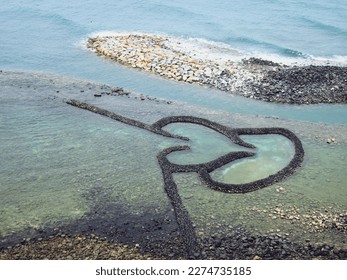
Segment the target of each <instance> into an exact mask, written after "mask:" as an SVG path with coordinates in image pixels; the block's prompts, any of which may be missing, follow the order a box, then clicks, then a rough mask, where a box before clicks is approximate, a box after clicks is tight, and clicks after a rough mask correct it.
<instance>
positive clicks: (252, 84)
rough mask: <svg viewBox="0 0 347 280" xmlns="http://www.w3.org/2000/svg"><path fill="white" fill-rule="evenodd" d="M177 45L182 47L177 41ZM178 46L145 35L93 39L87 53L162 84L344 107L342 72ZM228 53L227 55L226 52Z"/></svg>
mask: <svg viewBox="0 0 347 280" xmlns="http://www.w3.org/2000/svg"><path fill="white" fill-rule="evenodd" d="M181 42H182V45H186V42H185V41H184V40H183V39H181ZM180 44H181V43H180V41H178V40H177V39H173V38H170V37H163V36H157V35H149V34H128V35H113V36H97V37H93V38H89V39H88V42H87V47H88V48H89V49H92V50H93V51H95V52H96V53H97V54H98V55H101V56H105V57H107V58H109V59H111V60H114V61H116V62H118V63H120V64H123V65H127V66H130V67H133V68H138V69H142V70H145V71H148V72H152V73H155V74H158V75H160V76H163V77H165V78H169V79H173V80H176V81H183V82H187V83H194V84H200V85H207V86H211V87H215V88H218V89H220V90H223V91H226V92H230V93H235V94H241V95H243V96H246V97H249V98H253V99H260V100H263V101H269V102H278V103H295V104H310V103H347V68H346V67H332V66H305V67H298V66H296V67H288V66H286V65H282V64H278V63H274V62H272V61H267V60H262V59H258V58H250V59H243V60H239V61H236V60H232V56H229V58H228V56H223V57H218V58H217V57H213V56H210V55H209V53H208V49H211V52H213V51H214V49H215V48H216V47H215V46H213V45H211V46H210V47H208V48H207V49H206V47H205V50H204V51H205V55H204V53H203V52H201V50H199V49H198V48H197V49H195V50H194V48H192V46H191V48H190V49H189V50H188V49H187V48H184V47H180ZM229 52H230V53H232V51H231V50H229Z"/></svg>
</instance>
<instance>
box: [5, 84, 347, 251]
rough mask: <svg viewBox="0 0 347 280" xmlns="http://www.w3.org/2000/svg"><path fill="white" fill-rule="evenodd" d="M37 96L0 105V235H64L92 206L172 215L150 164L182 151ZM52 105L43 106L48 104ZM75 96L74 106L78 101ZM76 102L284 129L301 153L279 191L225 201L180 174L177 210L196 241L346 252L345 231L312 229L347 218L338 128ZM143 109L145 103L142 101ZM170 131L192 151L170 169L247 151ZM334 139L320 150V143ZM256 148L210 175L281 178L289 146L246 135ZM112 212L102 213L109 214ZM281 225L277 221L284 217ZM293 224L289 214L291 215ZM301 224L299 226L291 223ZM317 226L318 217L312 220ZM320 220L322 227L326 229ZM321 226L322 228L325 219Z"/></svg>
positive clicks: (133, 113) (217, 139)
mask: <svg viewBox="0 0 347 280" xmlns="http://www.w3.org/2000/svg"><path fill="white" fill-rule="evenodd" d="M40 92H41V94H38V95H35V94H32V93H31V94H30V95H27V94H25V91H24V90H20V91H19V92H13V91H6V93H5V92H3V93H2V104H1V106H0V142H1V155H0V159H1V160H0V236H6V235H8V234H10V233H13V232H17V231H21V230H23V229H26V228H28V227H29V228H30V227H32V228H42V227H43V228H45V227H46V226H49V227H52V226H60V225H64V224H66V223H71V222H73V221H77V220H78V219H79V218H82V217H84V216H85V215H90V211H91V210H92V209H94V208H95V206H96V205H97V204H100V205H103V204H105V205H106V204H107V203H113V202H117V203H120V204H121V205H122V210H119V211H122V213H120V212H115V213H113V212H111V210H110V213H108V215H109V217H113V218H114V219H117V216H119V215H121V214H122V215H124V214H125V215H129V216H130V215H132V216H141V215H142V214H144V213H146V214H149V215H151V214H152V215H155V214H158V213H162V212H165V211H167V209H168V208H170V207H171V206H170V202H169V200H168V198H167V196H166V193H165V191H164V186H163V181H162V174H161V170H160V167H159V165H158V163H157V158H156V156H157V154H158V153H159V152H160V151H162V150H163V149H164V148H167V147H171V146H173V145H186V144H187V142H185V141H180V140H175V139H170V138H165V137H162V136H158V135H155V134H153V133H150V132H148V131H145V130H142V129H139V128H134V127H131V126H128V125H125V124H122V123H119V122H116V121H114V120H111V119H108V118H105V117H102V116H99V115H96V114H93V113H90V112H86V111H83V110H80V109H77V108H74V107H71V106H68V105H66V104H65V103H64V102H63V100H62V99H61V98H60V97H59V95H61V96H62V97H65V98H66V96H68V93H66V92H65V93H64V92H60V93H59V94H58V93H55V95H58V98H57V99H53V98H51V97H52V96H53V95H52V94H50V93H48V94H47V96H45V93H44V91H43V93H42V90H41V91H40ZM48 97H49V98H48ZM74 97H76V96H74ZM77 97H78V98H81V99H83V100H87V101H89V102H94V103H95V104H96V105H98V106H100V107H104V108H107V109H110V110H111V109H112V110H113V111H114V112H116V113H120V114H123V115H125V116H128V117H131V118H137V119H139V120H141V121H143V122H147V123H152V122H154V121H156V120H158V119H160V118H161V117H163V116H166V115H178V114H183V115H187V114H191V115H196V116H200V117H204V118H208V119H211V120H214V121H220V122H221V123H223V124H227V125H233V126H239V127H244V126H253V127H263V126H281V127H286V128H289V129H291V130H293V131H294V132H295V133H297V134H298V136H299V138H300V139H301V140H302V142H303V145H304V149H305V160H304V163H303V166H302V167H301V168H299V170H298V171H297V172H296V173H295V174H294V175H293V176H291V177H289V178H287V179H286V180H284V181H283V182H280V183H278V184H275V185H272V186H269V187H266V188H264V189H262V190H259V191H256V192H252V193H247V194H240V195H231V194H225V193H221V192H217V191H213V190H211V189H209V188H208V187H206V185H204V184H203V183H201V182H200V180H199V179H198V177H197V175H196V174H193V173H192V174H191V173H189V174H176V175H175V180H176V182H177V185H178V188H179V194H180V196H181V197H182V200H183V202H184V205H185V206H186V208H187V209H188V211H189V214H190V216H191V218H192V220H193V222H194V223H195V225H196V231H197V234H198V235H199V236H204V235H206V234H210V233H211V232H213V231H214V230H215V229H216V228H218V227H222V226H226V231H227V230H228V227H230V228H231V227H233V226H237V225H242V226H243V227H245V228H246V229H248V230H250V231H254V232H257V233H269V232H276V233H278V232H279V233H283V234H289V235H290V236H291V237H292V238H293V239H298V240H302V239H306V238H309V239H311V240H315V241H317V242H330V243H334V244H339V245H341V246H344V245H343V241H344V238H345V231H341V230H334V229H331V228H325V227H323V226H320V227H318V228H315V225H313V224H312V221H316V220H317V219H318V218H319V217H321V214H322V215H325V216H326V217H328V218H329V219H330V218H331V217H332V218H333V217H336V216H338V215H340V214H343V213H345V214H346V205H347V183H346V182H347V174H346V172H345V169H346V151H347V150H346V148H347V144H346V143H347V141H346V139H347V129H346V127H345V126H344V125H339V126H334V125H330V126H329V127H328V126H324V125H317V124H312V123H305V122H286V121H280V120H275V119H261V118H252V119H250V118H249V117H247V116H242V115H232V114H228V113H223V112H215V111H207V110H205V109H203V110H200V109H199V108H194V107H187V108H186V107H182V106H180V105H179V104H178V105H174V104H173V105H170V106H168V105H163V104H154V103H153V102H149V101H146V102H141V101H136V100H131V99H127V98H125V97H124V98H123V97H113V99H112V98H111V97H102V98H101V99H98V100H96V99H95V98H94V97H90V95H88V94H87V93H80V94H79V95H77ZM140 102H141V103H140ZM166 129H167V130H169V131H171V132H174V133H177V134H180V135H184V136H188V137H189V138H190V140H191V141H190V142H189V143H188V145H190V146H191V147H192V150H191V151H188V152H176V153H173V154H172V155H170V157H169V160H170V161H172V162H174V163H178V164H193V163H201V162H206V161H210V160H213V159H215V158H216V157H218V156H220V155H222V154H224V153H226V152H230V151H236V150H247V149H244V148H241V149H240V147H239V146H237V145H235V144H232V143H230V141H229V140H228V139H226V138H225V137H224V136H222V135H220V134H218V133H216V132H213V131H211V130H209V129H207V128H205V127H201V126H198V125H191V124H172V125H169V126H168V127H166ZM332 133H333V136H335V137H337V143H336V144H331V145H329V144H327V143H326V142H325V141H324V138H325V137H326V135H327V134H329V135H331V134H332ZM242 138H243V139H244V140H245V141H247V142H249V143H252V144H254V145H255V146H256V147H257V148H256V150H255V152H256V154H257V155H256V157H254V158H250V159H247V160H245V161H238V162H235V163H234V164H231V165H227V166H225V167H223V168H220V169H218V170H216V171H215V172H214V173H213V174H212V176H213V178H214V179H218V180H219V181H221V182H231V183H240V182H249V181H252V180H256V179H260V178H263V177H265V176H268V175H270V174H273V173H275V172H277V171H278V170H279V169H281V168H283V167H284V166H285V165H286V164H287V163H288V162H289V160H290V159H291V157H292V155H293V147H292V144H291V143H290V141H289V140H287V139H285V138H284V137H282V136H278V135H266V136H242ZM105 211H107V209H106V210H105ZM281 215H282V216H281ZM291 216H294V218H293V217H291ZM296 217H299V219H297V218H296ZM316 217H318V218H317V219H316ZM328 218H327V219H328ZM321 220H322V219H321Z"/></svg>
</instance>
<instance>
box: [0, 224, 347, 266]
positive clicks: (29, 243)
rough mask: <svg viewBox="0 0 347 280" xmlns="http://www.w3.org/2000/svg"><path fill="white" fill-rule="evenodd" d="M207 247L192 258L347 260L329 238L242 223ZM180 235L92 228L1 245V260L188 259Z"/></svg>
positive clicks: (206, 242)
mask: <svg viewBox="0 0 347 280" xmlns="http://www.w3.org/2000/svg"><path fill="white" fill-rule="evenodd" d="M199 243H200V246H201V247H202V248H203V250H202V251H201V252H200V253H199V254H196V255H194V256H190V257H189V259H200V260H204V259H205V260H206V259H220V260H223V259H225V260H232V259H243V260H262V259H263V260H312V259H322V260H346V259H347V249H341V248H336V247H335V246H334V245H329V244H311V243H310V241H309V240H307V242H306V244H300V243H295V242H293V241H291V240H290V239H289V238H288V237H287V236H283V235H280V234H269V235H252V234H250V233H248V232H246V231H245V230H242V229H241V228H238V229H235V230H233V232H231V233H230V234H228V235H225V234H223V233H222V232H221V233H219V231H218V230H216V233H215V234H212V235H211V236H209V237H205V238H202V239H200V240H199ZM184 251H185V249H184V246H183V244H182V243H181V242H179V240H177V238H175V237H174V236H172V237H171V239H170V241H165V240H161V241H159V242H157V243H155V242H154V243H153V242H147V243H146V242H144V243H143V244H139V243H136V244H125V243H118V242H115V241H110V240H108V239H107V238H105V237H103V236H98V235H95V234H93V233H91V234H87V235H83V234H69V233H67V234H65V233H59V234H57V235H50V236H46V237H37V238H33V239H23V241H22V242H20V243H18V244H16V245H13V246H8V247H5V248H2V249H1V248H0V260H44V259H47V260H101V259H102V260H159V259H165V260H171V259H187V256H186V255H185V253H184Z"/></svg>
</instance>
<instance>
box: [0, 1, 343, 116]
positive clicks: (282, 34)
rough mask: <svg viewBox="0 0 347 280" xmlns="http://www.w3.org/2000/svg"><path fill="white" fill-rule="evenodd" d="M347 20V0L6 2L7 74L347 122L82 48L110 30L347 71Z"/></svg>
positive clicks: (0, 23) (3, 59)
mask: <svg viewBox="0 0 347 280" xmlns="http://www.w3.org/2000/svg"><path fill="white" fill-rule="evenodd" d="M346 14H347V3H346V1H344V0H334V1H323V0H319V1H303V0H302V1H294V0H290V1H284V0H272V1H257V0H246V1H222V0H217V1H215V0H214V1H212V0H210V1H195V0H193V1H183V0H174V1H159V0H157V1H156V0H151V1H136V0H125V1H110V0H108V1H91V0H87V1H80V0H76V1H66V0H61V1H55V0H47V1H39V0H37V1H35V0H30V1H20V0H14V1H4V0H1V5H0V34H1V39H0V49H1V52H0V68H1V69H6V70H30V71H44V72H52V73H61V74H64V75H68V76H74V77H80V78H86V79H90V80H93V81H98V82H106V83H110V84H115V85H117V86H121V87H125V88H127V89H129V90H132V91H136V92H141V93H144V94H148V95H154V96H158V97H163V98H169V99H174V100H180V101H184V102H187V103H192V104H196V105H200V106H203V107H208V108H213V109H221V110H227V111H232V112H239V113H246V114H247V113H250V112H251V113H252V114H259V115H272V116H277V117H280V118H287V119H301V120H309V121H319V122H329V123H331V122H338V123H345V122H346V120H347V113H346V109H345V106H341V105H333V106H332V105H314V106H306V107H295V106H294V107H293V106H291V107H288V106H285V105H279V106H278V105H271V106H269V105H268V104H264V103H263V102H254V101H252V100H248V99H247V100H246V99H244V98H238V97H235V98H230V96H228V97H225V94H220V93H218V92H217V91H211V90H208V89H204V88H202V87H197V86H187V85H182V84H179V83H172V82H170V81H166V80H164V79H161V78H157V77H154V76H153V75H148V74H146V73H141V72H139V71H136V70H132V69H127V68H125V67H122V66H119V65H115V64H114V63H109V62H107V61H104V60H101V59H100V58H98V57H95V55H94V54H92V53H90V52H88V51H87V50H85V49H84V48H83V47H82V42H83V40H85V39H86V38H87V37H88V36H89V35H90V34H93V33H97V32H102V31H116V32H124V31H125V32H127V31H131V32H148V33H164V34H168V35H172V36H177V37H183V38H199V39H203V40H208V41H213V42H216V43H224V44H228V45H230V46H231V47H233V48H236V49H238V50H239V51H241V52H242V53H244V54H245V56H250V55H254V56H258V57H262V58H266V59H272V60H277V61H282V62H289V63H296V62H297V63H307V64H308V63H312V62H313V63H321V64H333V65H334V64H338V65H341V64H342V65H346V64H347V48H346V45H347V18H346V16H345V15H346ZM211 93H213V94H211ZM322 112H326V113H324V114H322Z"/></svg>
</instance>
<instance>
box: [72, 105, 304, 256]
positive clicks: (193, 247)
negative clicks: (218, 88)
mask: <svg viewBox="0 0 347 280" xmlns="http://www.w3.org/2000/svg"><path fill="white" fill-rule="evenodd" d="M67 104H70V105H72V106H76V107H78V108H81V109H85V110H88V111H91V112H93V113H97V114H100V115H103V116H107V117H109V118H112V119H114V120H117V121H120V122H122V123H125V124H128V125H132V126H135V127H138V128H142V129H145V130H147V131H150V132H153V133H155V134H158V135H162V136H165V137H171V138H176V139H182V140H189V139H188V138H186V137H182V136H179V135H174V134H171V133H169V132H167V131H165V130H163V127H165V126H166V125H168V124H171V123H193V124H197V125H202V126H205V127H208V128H210V129H213V130H215V131H217V132H219V133H221V134H223V135H224V136H226V137H228V138H229V139H230V140H231V142H233V143H235V144H238V145H240V146H243V147H247V148H255V147H254V146H253V145H251V144H249V143H247V142H245V141H243V140H242V139H241V138H240V135H264V134H280V135H283V136H284V137H286V138H288V139H289V140H290V141H291V142H292V143H293V145H294V150H295V153H294V156H293V158H292V160H291V161H290V162H289V164H288V165H287V166H286V167H284V168H283V169H281V170H279V171H278V172H277V173H275V174H272V175H270V176H268V177H266V178H263V179H260V180H256V181H254V182H250V183H244V184H225V183H220V182H217V181H215V180H213V179H212V178H211V176H210V173H211V172H213V171H214V170H216V169H217V168H220V167H222V166H224V165H226V164H229V163H231V162H233V161H235V160H238V159H242V158H247V157H252V156H254V155H255V153H253V152H246V151H240V152H231V153H227V154H225V155H223V156H220V157H218V158H217V159H215V160H212V161H210V162H207V163H203V164H187V165H184V164H174V163H171V162H170V161H169V160H168V158H167V156H168V155H169V154H170V153H172V152H176V151H182V150H189V149H190V147H189V146H175V147H170V148H167V149H164V150H163V151H161V152H160V153H159V154H158V155H157V158H158V162H159V165H160V168H161V170H162V174H163V180H164V188H165V192H166V194H167V196H168V197H169V199H170V201H171V204H172V206H173V208H174V211H175V215H176V220H177V224H178V227H179V230H180V234H181V237H182V239H183V242H184V244H185V246H186V248H187V253H188V255H189V256H190V257H194V256H196V257H197V256H199V254H200V248H199V243H198V240H197V237H196V235H195V231H194V227H193V225H192V222H191V220H190V217H189V213H188V211H187V210H186V208H185V207H184V205H183V203H182V200H181V197H180V195H179V193H178V190H177V185H176V183H175V181H174V179H173V174H174V173H180V172H197V173H198V174H199V177H200V178H201V180H202V181H203V182H204V183H206V185H207V186H208V187H210V188H211V189H214V190H216V191H222V192H226V193H247V192H252V191H256V190H259V189H261V188H264V187H266V186H269V185H271V184H274V183H276V182H279V181H281V180H283V179H285V178H286V177H288V176H290V175H291V174H293V173H294V171H295V170H296V168H298V167H299V166H300V165H301V163H302V161H303V158H304V149H303V146H302V144H301V141H300V139H299V138H298V137H297V136H296V135H295V134H294V133H293V132H291V131H290V130H288V129H284V128H279V127H270V128H230V127H227V126H224V125H221V124H219V123H216V122H212V121H209V120H207V119H202V118H197V117H192V116H172V117H166V118H162V119H160V120H159V121H157V122H155V123H154V124H152V125H149V124H145V123H142V122H140V121H137V120H133V119H129V118H126V117H123V116H121V115H118V114H115V113H113V112H110V111H107V110H104V109H101V108H99V107H96V106H93V105H90V104H87V103H83V102H80V101H78V100H69V101H67Z"/></svg>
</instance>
